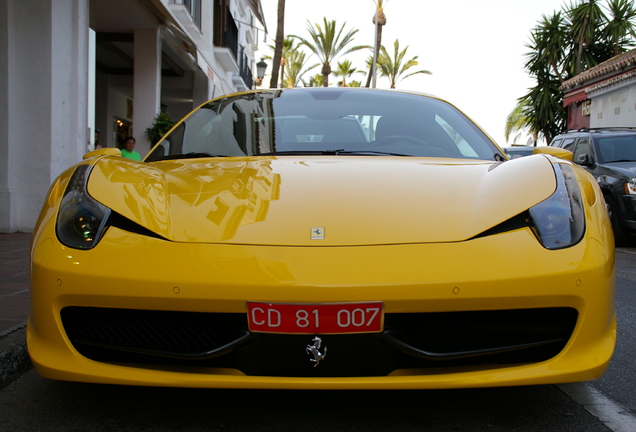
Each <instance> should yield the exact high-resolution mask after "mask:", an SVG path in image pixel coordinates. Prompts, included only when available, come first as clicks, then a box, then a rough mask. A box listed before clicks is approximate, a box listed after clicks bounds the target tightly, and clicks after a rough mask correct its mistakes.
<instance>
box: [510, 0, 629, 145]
mask: <svg viewBox="0 0 636 432" xmlns="http://www.w3.org/2000/svg"><path fill="white" fill-rule="evenodd" d="M606 9H607V10H608V12H609V15H610V17H611V18H610V19H608V18H607V16H606V15H604V14H603V13H602V11H601V10H600V7H599V4H598V1H597V0H580V1H579V2H578V3H577V4H571V5H570V6H569V8H566V7H564V8H563V9H562V11H561V12H555V13H554V14H553V15H552V16H549V17H547V16H545V15H543V16H542V18H541V20H540V21H539V23H538V24H537V26H536V27H535V28H534V29H532V32H531V37H530V39H531V42H530V43H529V44H528V45H527V47H528V48H530V52H529V53H528V54H527V55H526V63H525V68H526V70H527V71H528V73H529V74H530V76H531V77H532V78H534V79H535V80H536V85H535V87H533V88H531V89H529V90H528V93H526V94H525V95H524V96H522V97H521V98H519V104H520V105H521V106H522V107H523V108H522V114H523V117H524V118H525V120H524V122H525V128H526V129H527V130H528V131H529V132H530V133H532V134H533V135H536V136H538V137H544V138H545V139H546V141H548V142H550V141H551V139H552V137H553V136H555V135H557V134H559V133H561V132H562V131H563V130H564V129H565V128H566V125H567V111H566V109H565V108H564V107H563V91H562V90H561V89H560V87H561V84H563V82H564V81H566V80H568V79H570V78H572V77H574V76H575V75H576V74H578V73H579V72H580V71H584V70H587V69H589V68H590V67H593V66H596V65H597V64H599V63H601V62H603V61H605V60H608V59H610V58H611V57H613V56H614V55H616V53H621V52H624V51H625V50H626V47H628V46H632V45H633V38H634V34H635V31H634V24H633V21H634V20H635V19H636V11H635V10H634V6H633V2H631V1H628V0H608V6H607V7H606ZM518 107H519V105H518V106H517V108H518ZM515 115H516V114H515V113H514V111H513V113H511V116H512V118H515Z"/></svg>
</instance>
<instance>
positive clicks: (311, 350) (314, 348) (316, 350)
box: [305, 336, 327, 367]
mask: <svg viewBox="0 0 636 432" xmlns="http://www.w3.org/2000/svg"><path fill="white" fill-rule="evenodd" d="M311 341H312V342H313V343H314V344H313V345H307V348H305V351H306V352H307V354H310V355H311V354H313V356H314V358H310V359H309V361H312V362H314V363H316V364H315V365H314V367H316V366H318V363H320V362H321V361H322V360H324V359H325V358H326V357H327V347H325V353H324V354H323V353H321V352H320V345H321V344H322V339H320V338H319V337H318V336H316V337H315V338H313V339H312V340H311Z"/></svg>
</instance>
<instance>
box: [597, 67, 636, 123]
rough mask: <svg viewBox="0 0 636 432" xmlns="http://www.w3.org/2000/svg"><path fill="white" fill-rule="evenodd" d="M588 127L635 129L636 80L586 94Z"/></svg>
mask: <svg viewBox="0 0 636 432" xmlns="http://www.w3.org/2000/svg"><path fill="white" fill-rule="evenodd" d="M588 97H589V98H590V99H591V100H592V104H591V107H590V127H636V78H634V79H630V80H626V81H623V82H620V83H618V84H615V85H611V86H608V87H603V88H601V89H598V90H595V91H590V92H588Z"/></svg>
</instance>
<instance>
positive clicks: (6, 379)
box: [0, 327, 33, 389]
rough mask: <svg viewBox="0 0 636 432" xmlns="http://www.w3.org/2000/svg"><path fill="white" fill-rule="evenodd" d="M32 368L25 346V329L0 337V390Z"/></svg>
mask: <svg viewBox="0 0 636 432" xmlns="http://www.w3.org/2000/svg"><path fill="white" fill-rule="evenodd" d="M32 367H33V366H32V364H31V358H30V357H29V353H28V351H27V346H26V328H24V327H22V328H18V329H17V330H15V331H13V332H11V333H8V334H6V335H4V337H0V389H2V388H4V387H6V386H8V385H9V384H11V383H12V382H13V381H14V380H15V379H17V378H19V377H20V376H21V375H22V374H23V373H24V372H26V371H28V370H29V369H31V368H32Z"/></svg>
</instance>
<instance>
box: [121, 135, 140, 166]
mask: <svg viewBox="0 0 636 432" xmlns="http://www.w3.org/2000/svg"><path fill="white" fill-rule="evenodd" d="M136 143H137V141H136V140H135V138H134V137H128V138H126V141H125V142H124V148H123V149H121V155H122V156H123V157H125V158H128V159H133V160H136V161H141V156H140V155H139V153H137V152H136V151H135V144H136Z"/></svg>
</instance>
